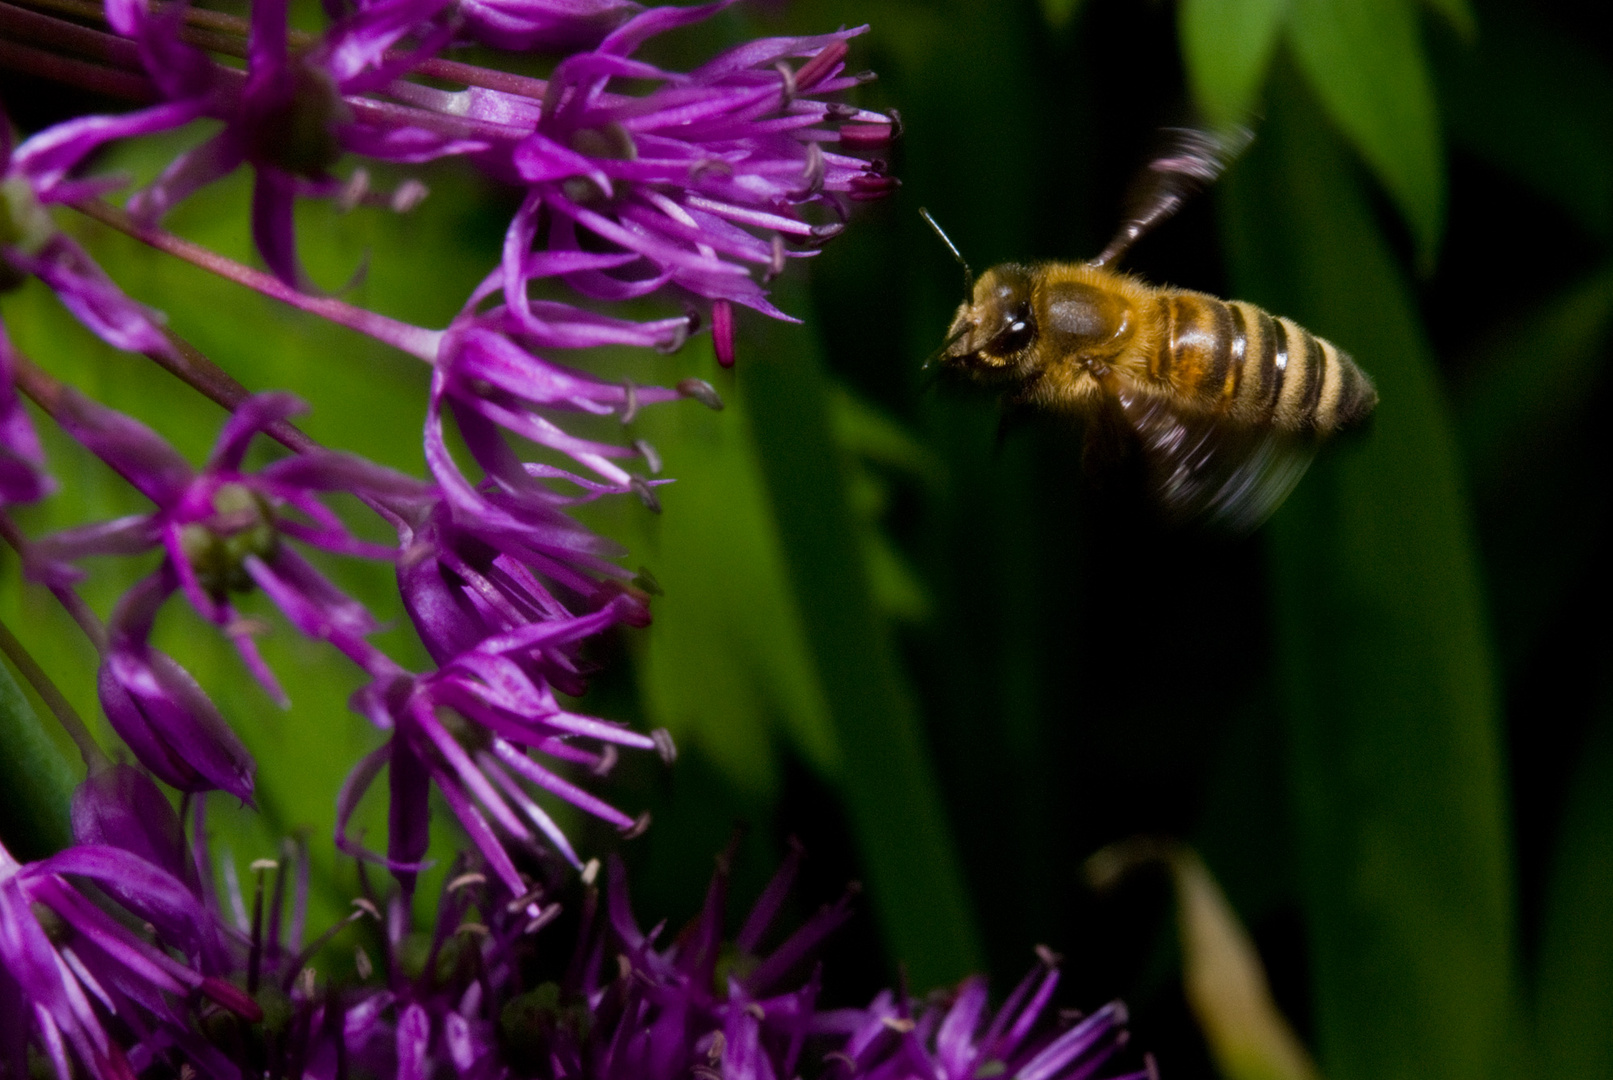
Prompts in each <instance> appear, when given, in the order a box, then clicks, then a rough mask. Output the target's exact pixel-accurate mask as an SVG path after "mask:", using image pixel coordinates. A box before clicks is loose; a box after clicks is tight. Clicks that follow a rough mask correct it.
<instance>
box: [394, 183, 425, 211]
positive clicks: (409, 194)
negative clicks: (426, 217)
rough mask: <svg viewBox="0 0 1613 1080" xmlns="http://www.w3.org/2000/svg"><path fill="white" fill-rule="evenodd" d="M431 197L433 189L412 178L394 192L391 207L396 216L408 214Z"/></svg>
mask: <svg viewBox="0 0 1613 1080" xmlns="http://www.w3.org/2000/svg"><path fill="white" fill-rule="evenodd" d="M430 195H431V188H430V187H428V186H426V184H425V182H424V181H421V180H416V179H415V178H414V177H410V178H409V179H407V180H405V181H404V182H403V183H401V184H399V185H398V187H397V190H395V191H393V192H392V199H391V202H390V205H391V207H392V212H393V213H394V214H407V213H408V212H409V211H411V210H413V209H414V208H415V207H417V206H419V205H420V204H421V203H423V202H425V201H426V199H427V198H428V197H429V196H430Z"/></svg>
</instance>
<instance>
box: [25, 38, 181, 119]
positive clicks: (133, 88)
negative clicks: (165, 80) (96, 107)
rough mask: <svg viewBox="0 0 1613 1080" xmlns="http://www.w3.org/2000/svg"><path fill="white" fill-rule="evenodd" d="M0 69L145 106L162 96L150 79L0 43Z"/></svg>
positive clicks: (66, 57)
mask: <svg viewBox="0 0 1613 1080" xmlns="http://www.w3.org/2000/svg"><path fill="white" fill-rule="evenodd" d="M0 68H4V69H6V70H8V71H20V72H22V73H23V74H25V75H36V76H38V77H40V78H42V79H49V80H51V81H52V82H59V83H65V84H66V85H68V86H76V87H78V88H80V89H81V90H92V91H95V92H96V93H101V94H106V95H107V96H108V97H116V98H124V99H126V100H129V101H135V102H139V103H140V104H146V103H148V102H154V101H159V100H161V98H162V95H161V94H159V93H158V92H157V88H156V86H155V85H153V84H152V82H151V80H150V79H147V78H145V77H144V76H142V75H135V74H132V73H130V72H127V71H116V70H113V69H112V68H108V67H104V66H102V65H100V64H92V63H89V62H87V61H84V60H75V59H73V58H72V57H68V56H60V55H58V54H56V53H53V52H47V51H46V50H44V49H35V48H32V47H31V46H28V45H18V44H16V43H15V42H11V41H6V40H4V39H0Z"/></svg>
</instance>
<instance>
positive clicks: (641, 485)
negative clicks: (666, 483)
mask: <svg viewBox="0 0 1613 1080" xmlns="http://www.w3.org/2000/svg"><path fill="white" fill-rule="evenodd" d="M627 486H628V488H629V490H631V491H632V492H633V494H635V495H637V496H638V501H639V502H641V503H643V504H644V508H645V509H646V510H648V511H649V512H650V513H652V514H659V513H660V512H661V500H660V499H657V498H656V497H655V492H654V491H653V490H652V489H651V488H650V485H649V484H647V483H645V482H644V479H643V477H639V476H635V477H633V479H632V480H630V481H628V484H627Z"/></svg>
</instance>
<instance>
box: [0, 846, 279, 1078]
mask: <svg viewBox="0 0 1613 1080" xmlns="http://www.w3.org/2000/svg"><path fill="white" fill-rule="evenodd" d="M64 875H71V876H73V877H79V878H84V879H87V880H89V881H92V882H94V883H95V884H97V885H98V886H100V887H102V889H104V890H105V891H106V892H107V894H108V895H113V896H116V897H118V898H119V899H120V901H121V902H123V903H124V905H125V906H126V907H127V909H128V912H129V914H130V915H132V916H133V917H134V918H136V919H138V920H141V921H144V922H145V923H147V924H148V925H149V926H151V927H161V926H185V925H191V926H194V925H197V924H199V923H201V922H203V921H204V920H205V919H206V913H205V912H204V911H203V910H202V908H201V906H200V905H199V904H198V903H197V901H196V898H195V896H194V895H193V894H192V893H191V891H190V890H189V889H187V888H186V887H185V886H184V884H183V883H181V882H180V881H179V880H177V879H176V878H174V877H173V876H172V875H170V874H169V873H167V872H166V871H164V870H162V869H159V868H158V867H156V866H154V865H152V864H151V863H149V862H147V861H145V860H144V859H141V858H139V857H137V856H135V855H133V854H130V853H129V852H127V851H123V850H120V849H118V848H115V847H108V846H105V845H81V846H77V847H73V848H69V849H68V850H67V851H64V852H62V853H61V854H59V855H55V856H52V857H51V858H49V859H46V860H44V861H43V862H37V863H30V864H27V865H21V864H19V863H17V861H16V860H15V859H13V858H12V857H11V855H10V853H9V852H7V851H6V850H5V848H4V847H0V1062H4V1064H5V1067H6V1069H7V1071H8V1073H9V1074H10V1075H13V1076H26V1075H28V1071H29V1070H28V1066H27V1059H28V1049H29V1046H30V1044H32V1045H33V1046H35V1047H37V1048H38V1050H39V1051H40V1052H41V1053H42V1054H43V1055H44V1057H45V1059H46V1060H48V1061H49V1062H50V1063H51V1065H52V1067H53V1068H54V1070H55V1073H56V1076H57V1077H58V1080H71V1078H72V1077H74V1076H78V1075H88V1076H91V1077H95V1078H97V1080H103V1078H108V1080H109V1078H115V1080H133V1077H134V1076H135V1074H136V1073H137V1072H139V1071H142V1070H144V1069H145V1068H146V1067H147V1066H148V1065H149V1064H151V1063H152V1062H153V1061H155V1060H157V1059H159V1058H166V1057H167V1056H168V1055H169V1053H170V1052H171V1051H172V1050H173V1049H174V1048H176V1047H177V1048H179V1049H180V1050H181V1051H182V1052H183V1054H184V1056H185V1057H186V1058H189V1059H190V1060H191V1061H193V1062H195V1063H196V1064H198V1065H201V1066H203V1067H207V1068H209V1069H210V1071H212V1072H213V1073H214V1074H215V1075H221V1076H223V1075H229V1074H230V1073H231V1072H232V1071H233V1070H232V1069H231V1067H230V1065H229V1063H228V1061H227V1060H226V1059H225V1058H224V1057H223V1055H222V1054H220V1053H219V1052H218V1051H217V1050H214V1049H213V1048H211V1047H208V1046H206V1045H205V1044H202V1043H201V1042H200V1040H198V1039H196V1038H195V1036H194V1035H193V1034H192V1033H191V1032H190V1030H189V1018H188V1015H187V1014H188V1012H189V1011H190V1010H189V1008H188V1007H187V1004H186V1003H187V1002H194V1001H195V1000H197V999H198V998H200V997H206V998H209V999H210V1000H212V1001H214V1002H216V1003H218V1004H219V1005H222V1006H224V1007H225V1008H227V1009H230V1010H232V1011H234V1012H236V1013H237V1014H239V1015H241V1016H244V1017H248V1018H250V1019H254V1020H255V1019H258V1018H260V1017H261V1015H262V1014H261V1012H260V1010H259V1009H258V1007H257V1006H256V1005H255V1004H254V1003H253V1002H252V1000H251V999H250V998H248V997H246V996H245V995H244V994H242V993H241V992H240V991H239V990H238V989H236V988H235V987H234V986H232V985H230V984H229V983H228V982H226V981H224V980H222V979H219V978H216V977H210V976H204V975H202V974H200V973H199V972H198V971H196V970H195V969H194V968H193V967H192V966H190V965H188V964H185V963H181V962H180V961H179V960H177V959H175V958H174V957H173V956H172V955H171V954H170V953H169V952H168V951H167V950H166V949H165V948H163V947H162V945H163V944H170V945H173V944H177V943H174V942H166V943H164V942H161V941H160V940H159V943H157V944H153V943H152V942H150V941H147V940H146V939H145V938H143V937H142V936H141V935H139V934H137V933H135V932H134V931H132V930H130V929H129V928H128V927H127V926H125V925H124V924H123V923H122V922H120V921H119V920H118V919H116V918H114V917H113V916H112V915H110V914H109V913H108V912H106V911H103V910H102V909H101V908H100V907H98V906H96V904H94V903H92V902H91V901H90V900H89V899H88V898H87V897H86V896H85V895H84V894H82V893H81V892H79V890H78V889H77V888H76V887H74V886H73V885H72V884H71V883H70V882H69V881H68V879H67V877H66V876H64ZM113 1023H115V1024H116V1026H117V1027H118V1029H119V1032H120V1034H119V1037H116V1038H115V1037H114V1036H113V1034H112V1033H111V1032H109V1031H108V1026H109V1025H110V1024H113Z"/></svg>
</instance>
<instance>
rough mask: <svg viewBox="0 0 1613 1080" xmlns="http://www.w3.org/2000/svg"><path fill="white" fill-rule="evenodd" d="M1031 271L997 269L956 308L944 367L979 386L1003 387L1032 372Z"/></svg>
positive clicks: (1012, 265) (1011, 265) (1034, 336)
mask: <svg viewBox="0 0 1613 1080" xmlns="http://www.w3.org/2000/svg"><path fill="white" fill-rule="evenodd" d="M1031 293H1032V279H1031V272H1030V269H1029V268H1028V267H1024V266H1020V265H1018V264H1017V263H1004V264H1003V265H1001V266H994V267H992V268H991V269H990V270H987V271H986V272H985V273H984V274H982V275H980V280H978V281H976V282H975V283H974V295H973V296H971V297H970V298H969V299H968V300H966V301H964V303H963V304H961V305H960V306H959V307H958V313H957V315H955V316H954V317H953V319H952V328H951V329H950V330H949V331H947V343H946V345H944V346H943V347H942V349H941V352H940V354H939V356H938V359H939V362H940V364H941V367H942V368H943V369H944V370H946V371H950V372H955V373H957V374H959V375H963V376H965V377H967V378H969V379H971V380H973V381H975V382H980V383H986V384H988V385H990V384H1005V383H1011V382H1015V381H1023V380H1024V379H1026V378H1028V377H1030V375H1032V374H1033V369H1034V365H1035V363H1036V358H1035V354H1036V342H1037V335H1038V330H1037V326H1036V313H1035V310H1034V307H1033V305H1032V303H1031Z"/></svg>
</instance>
